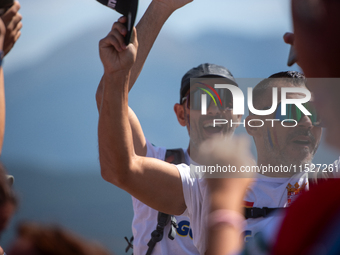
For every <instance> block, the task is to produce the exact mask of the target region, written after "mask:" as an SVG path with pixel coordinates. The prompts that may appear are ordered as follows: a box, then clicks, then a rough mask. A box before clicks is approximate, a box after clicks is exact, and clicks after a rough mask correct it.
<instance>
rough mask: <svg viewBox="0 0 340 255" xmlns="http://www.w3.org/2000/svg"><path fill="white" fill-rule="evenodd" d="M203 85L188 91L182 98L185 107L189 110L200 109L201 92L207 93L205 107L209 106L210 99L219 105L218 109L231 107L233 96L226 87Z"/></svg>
mask: <svg viewBox="0 0 340 255" xmlns="http://www.w3.org/2000/svg"><path fill="white" fill-rule="evenodd" d="M202 85H203V83H202ZM204 85H205V86H204V87H203V86H202V87H200V88H197V89H196V90H194V91H190V93H189V94H188V95H186V96H185V97H183V98H182V103H184V102H185V101H186V106H187V108H189V109H191V110H201V100H202V99H201V96H202V95H203V94H207V107H209V106H210V104H211V101H214V104H215V105H216V106H217V107H219V109H222V110H224V109H232V108H233V96H232V94H231V92H230V91H229V90H228V89H214V88H212V87H211V86H209V85H207V84H204Z"/></svg>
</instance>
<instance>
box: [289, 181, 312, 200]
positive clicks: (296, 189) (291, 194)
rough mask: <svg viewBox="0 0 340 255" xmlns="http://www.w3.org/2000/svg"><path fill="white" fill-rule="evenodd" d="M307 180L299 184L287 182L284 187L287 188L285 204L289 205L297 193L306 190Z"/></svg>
mask: <svg viewBox="0 0 340 255" xmlns="http://www.w3.org/2000/svg"><path fill="white" fill-rule="evenodd" d="M306 186H307V182H305V183H304V184H302V185H301V186H300V185H299V183H297V182H296V183H295V184H294V186H293V185H292V184H290V183H288V185H287V187H286V189H287V206H290V205H291V203H293V201H294V200H295V199H296V198H297V195H299V194H300V193H302V192H304V191H305V190H306Z"/></svg>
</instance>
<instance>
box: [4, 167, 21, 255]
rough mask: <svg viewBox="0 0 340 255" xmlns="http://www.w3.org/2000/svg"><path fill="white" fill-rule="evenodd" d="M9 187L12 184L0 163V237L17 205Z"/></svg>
mask: <svg viewBox="0 0 340 255" xmlns="http://www.w3.org/2000/svg"><path fill="white" fill-rule="evenodd" d="M11 185H12V183H11V182H10V179H9V178H8V176H7V175H6V171H5V168H4V167H3V165H2V164H1V163H0V237H1V234H2V232H3V231H4V230H6V228H7V226H8V224H9V222H10V220H11V218H12V216H13V214H14V213H15V210H16V208H17V204H18V201H17V198H16V196H15V194H14V191H13V190H12V187H11ZM3 254H4V251H3V250H2V248H1V247H0V255H3Z"/></svg>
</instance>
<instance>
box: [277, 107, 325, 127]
mask: <svg viewBox="0 0 340 255" xmlns="http://www.w3.org/2000/svg"><path fill="white" fill-rule="evenodd" d="M302 105H303V106H304V107H305V108H306V109H307V110H308V111H309V112H310V113H311V114H312V115H306V116H308V118H310V120H311V122H312V124H313V126H315V127H322V122H321V118H320V116H319V115H318V114H317V112H316V109H315V107H314V106H313V105H312V104H311V103H310V102H307V103H304V104H302ZM281 112H282V104H281V102H280V103H279V104H278V106H277V109H276V111H275V119H279V120H280V121H283V120H286V119H293V120H295V121H297V122H299V121H300V120H301V119H302V118H303V117H304V116H305V114H304V113H303V112H302V111H301V110H300V109H299V108H298V107H297V106H296V105H295V104H287V105H286V115H281ZM286 122H288V123H289V122H291V123H294V121H286Z"/></svg>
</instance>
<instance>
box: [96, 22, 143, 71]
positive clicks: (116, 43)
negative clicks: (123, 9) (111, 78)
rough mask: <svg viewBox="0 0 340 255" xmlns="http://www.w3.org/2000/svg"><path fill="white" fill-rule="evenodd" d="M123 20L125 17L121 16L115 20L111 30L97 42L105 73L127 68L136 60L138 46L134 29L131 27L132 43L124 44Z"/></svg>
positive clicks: (124, 30)
mask: <svg viewBox="0 0 340 255" xmlns="http://www.w3.org/2000/svg"><path fill="white" fill-rule="evenodd" d="M125 21H126V18H125V17H122V18H120V19H119V20H118V21H117V22H115V23H114V24H113V26H112V30H111V32H110V33H109V34H108V35H107V36H106V37H105V38H104V39H102V40H100V42H99V54H100V59H101V61H102V63H103V66H104V72H106V73H114V72H118V71H123V70H129V69H130V68H131V67H132V65H133V63H134V61H135V60H136V55H137V48H138V42H137V36H136V29H135V28H134V29H133V34H132V43H130V44H129V45H128V46H126V45H125V43H124V36H125V34H126V33H127V31H126V28H125V26H124V25H123V23H124V22H125Z"/></svg>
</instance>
